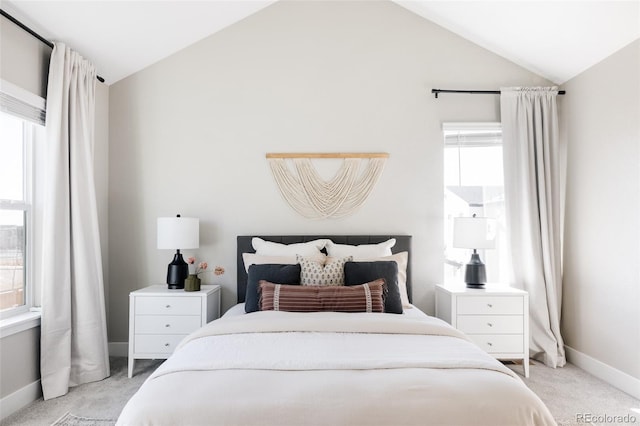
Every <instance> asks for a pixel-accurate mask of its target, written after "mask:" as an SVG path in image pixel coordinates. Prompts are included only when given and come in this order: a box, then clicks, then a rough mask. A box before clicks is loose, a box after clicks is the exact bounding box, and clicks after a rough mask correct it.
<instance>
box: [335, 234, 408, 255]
mask: <svg viewBox="0 0 640 426" xmlns="http://www.w3.org/2000/svg"><path fill="white" fill-rule="evenodd" d="M394 245H396V239H395V238H391V239H390V240H387V241H385V242H382V243H379V244H361V245H359V246H351V245H347V244H336V243H334V242H333V241H331V240H329V241H327V244H326V248H327V254H328V255H329V256H330V257H346V256H353V260H361V259H364V258H369V257H382V256H391V254H392V253H391V247H393V246H394Z"/></svg>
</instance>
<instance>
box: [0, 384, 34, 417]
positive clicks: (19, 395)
mask: <svg viewBox="0 0 640 426" xmlns="http://www.w3.org/2000/svg"><path fill="white" fill-rule="evenodd" d="M41 396H42V386H41V385H40V380H37V381H35V382H33V383H31V384H28V385H27V386H25V387H23V388H22V389H18V390H17V391H15V392H14V393H12V394H11V395H7V396H5V397H4V398H2V399H0V416H1V417H0V420H4V419H5V418H7V417H9V416H10V415H12V414H13V413H15V412H16V411H18V410H19V409H21V408H24V407H26V406H27V405H29V404H31V403H32V402H33V401H36V400H37V399H38V398H40V397H41Z"/></svg>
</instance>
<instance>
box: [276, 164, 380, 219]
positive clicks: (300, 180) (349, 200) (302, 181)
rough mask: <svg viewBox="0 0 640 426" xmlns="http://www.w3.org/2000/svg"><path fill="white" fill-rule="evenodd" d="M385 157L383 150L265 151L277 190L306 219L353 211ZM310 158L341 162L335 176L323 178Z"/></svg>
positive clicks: (323, 217)
mask: <svg viewBox="0 0 640 426" xmlns="http://www.w3.org/2000/svg"><path fill="white" fill-rule="evenodd" d="M388 157H389V154H386V153H320V154H296V153H284V154H267V160H268V161H269V165H270V166H271V171H272V172H273V177H274V178H275V180H276V183H277V184H278V188H279V189H280V193H281V194H282V196H283V197H284V199H285V200H286V201H287V202H288V203H289V205H290V206H291V207H292V208H293V209H294V210H295V211H297V212H298V213H299V214H301V215H302V216H304V217H306V218H309V219H326V218H340V217H344V216H348V215H350V214H352V213H353V212H355V211H356V210H357V209H358V208H359V207H360V206H362V204H364V202H365V200H366V199H367V197H368V196H369V194H370V193H371V191H372V190H373V187H374V186H375V184H376V182H377V181H378V178H379V177H380V175H381V174H382V169H383V168H384V163H385V162H386V160H387V158H388ZM312 159H342V160H343V162H342V165H341V166H340V168H339V169H338V171H337V172H336V174H335V176H334V177H333V178H331V179H329V180H325V179H323V178H322V177H321V176H320V174H318V172H317V171H316V169H315V168H314V166H313V163H312V162H311V160H312ZM288 160H289V161H288ZM289 162H291V163H292V164H293V170H292V168H291V167H289V164H288V163H289ZM361 169H362V170H361Z"/></svg>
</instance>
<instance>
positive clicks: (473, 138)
mask: <svg viewBox="0 0 640 426" xmlns="http://www.w3.org/2000/svg"><path fill="white" fill-rule="evenodd" d="M442 132H443V133H444V144H445V146H468V147H483V146H496V145H502V125H501V124H500V123H443V124H442Z"/></svg>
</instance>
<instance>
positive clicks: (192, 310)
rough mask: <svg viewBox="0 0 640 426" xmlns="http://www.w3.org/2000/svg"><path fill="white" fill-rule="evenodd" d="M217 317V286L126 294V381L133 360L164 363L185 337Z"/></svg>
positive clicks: (157, 287)
mask: <svg viewBox="0 0 640 426" xmlns="http://www.w3.org/2000/svg"><path fill="white" fill-rule="evenodd" d="M219 317H220V286H219V285H203V286H202V287H201V290H200V291H191V292H188V291H184V290H169V289H168V288H167V285H166V284H160V285H152V286H150V287H145V288H142V289H140V290H136V291H133V292H131V293H130V294H129V377H132V376H133V368H134V366H135V360H136V359H166V358H168V357H169V355H171V354H172V353H173V350H174V349H175V348H176V346H177V345H178V343H180V341H181V340H182V339H183V338H184V337H185V336H186V335H187V334H189V333H191V332H192V331H195V330H197V329H198V328H200V327H202V326H203V325H205V324H207V323H208V322H211V321H213V320H214V319H217V318H219Z"/></svg>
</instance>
